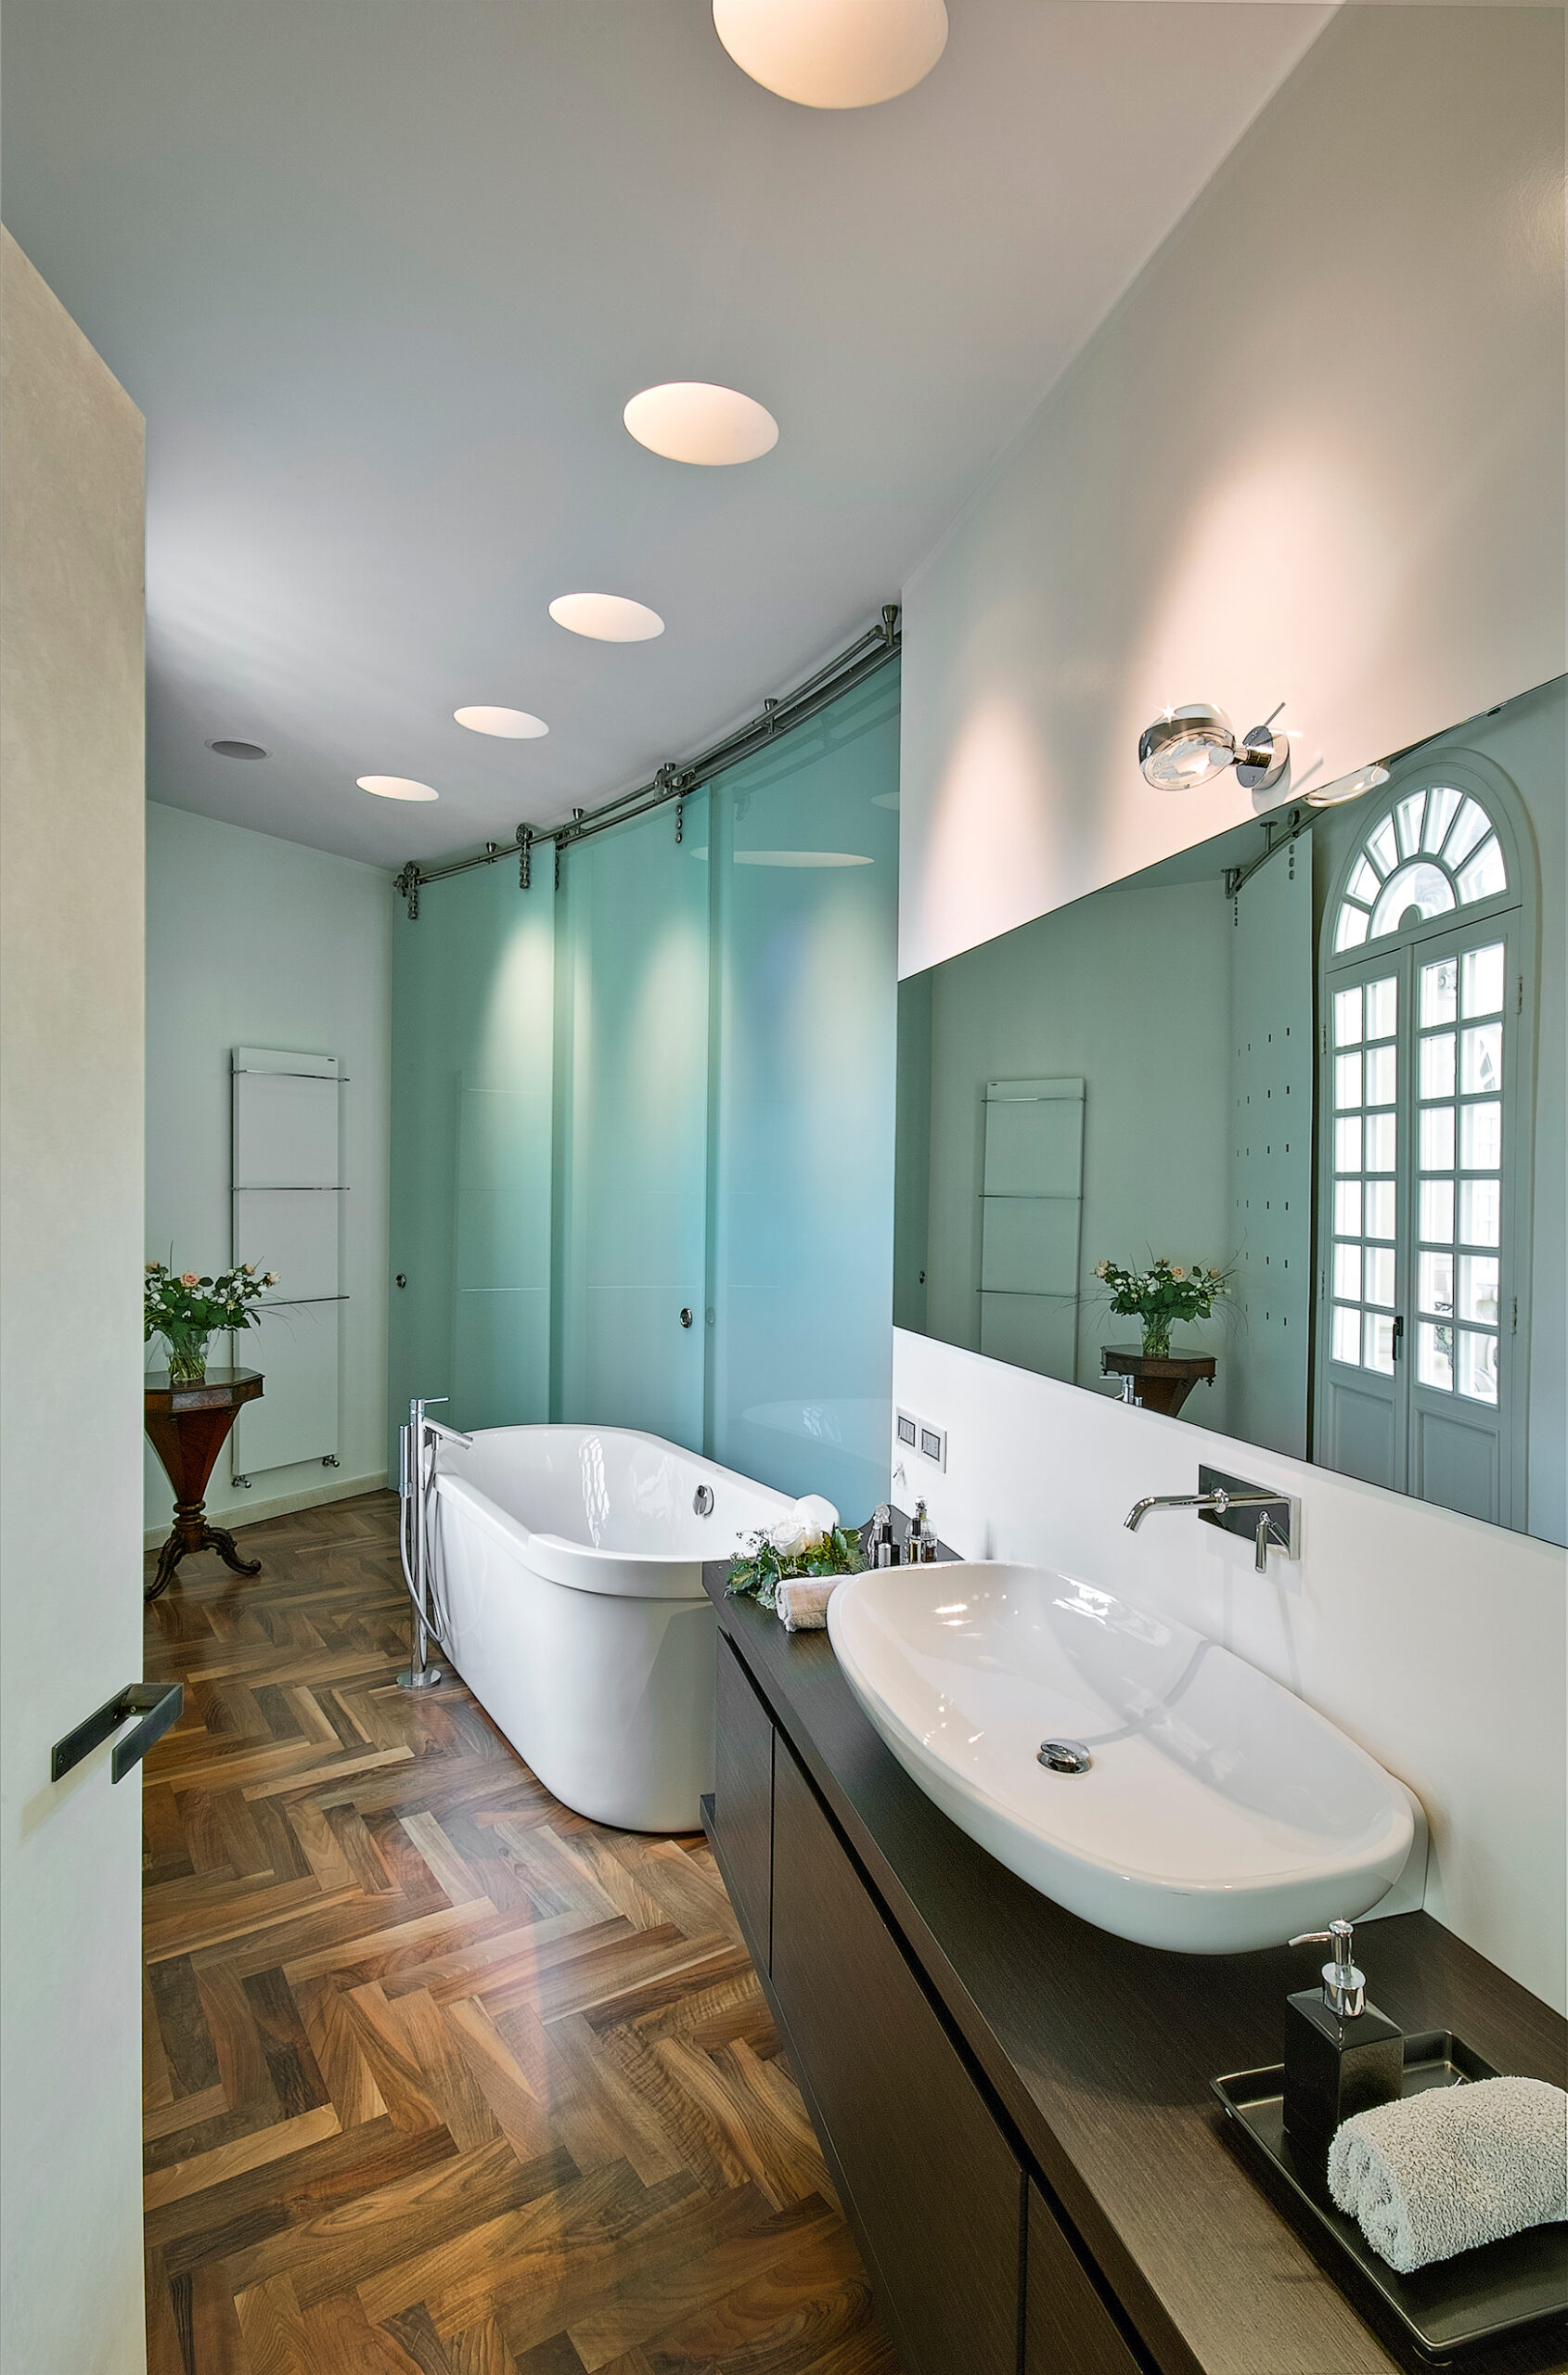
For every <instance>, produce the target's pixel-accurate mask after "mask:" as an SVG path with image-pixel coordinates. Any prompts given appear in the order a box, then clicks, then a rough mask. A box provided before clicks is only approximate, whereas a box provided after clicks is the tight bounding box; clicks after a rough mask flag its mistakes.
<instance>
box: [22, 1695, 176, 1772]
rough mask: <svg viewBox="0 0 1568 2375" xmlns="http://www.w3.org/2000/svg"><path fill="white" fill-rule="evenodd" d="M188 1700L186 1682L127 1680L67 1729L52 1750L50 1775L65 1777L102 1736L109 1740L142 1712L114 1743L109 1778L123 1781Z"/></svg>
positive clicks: (94, 1746)
mask: <svg viewBox="0 0 1568 2375" xmlns="http://www.w3.org/2000/svg"><path fill="white" fill-rule="evenodd" d="M185 1703H186V1693H185V1685H184V1683H183V1682H172V1683H170V1684H168V1685H167V1686H166V1687H165V1686H164V1685H163V1684H161V1683H157V1682H128V1683H127V1684H126V1685H125V1688H124V1689H123V1690H121V1691H117V1692H116V1693H115V1695H114V1697H113V1698H112V1699H106V1700H105V1701H104V1703H103V1705H102V1706H101V1707H100V1708H99V1709H98V1711H97V1713H96V1714H93V1715H89V1716H88V1718H87V1720H86V1722H85V1723H84V1724H78V1725H77V1727H76V1729H75V1730H74V1731H73V1732H67V1734H66V1736H65V1738H64V1740H57V1741H56V1742H55V1745H54V1747H53V1748H52V1749H51V1750H50V1752H49V1778H50V1780H51V1781H60V1780H63V1779H64V1778H65V1776H66V1775H67V1774H68V1773H69V1772H70V1771H71V1766H72V1765H80V1764H81V1762H82V1760H83V1758H84V1756H90V1755H91V1753H92V1752H93V1751H94V1749H96V1747H97V1745H98V1742H99V1741H100V1740H108V1738H109V1734H110V1732H112V1731H116V1730H118V1728H119V1727H120V1726H121V1725H122V1723H124V1721H125V1719H126V1717H127V1716H129V1715H139V1716H140V1717H141V1719H142V1720H141V1722H140V1723H139V1724H138V1725H137V1726H136V1728H135V1731H134V1732H127V1733H126V1735H125V1737H124V1739H123V1740H116V1741H115V1743H114V1754H113V1757H112V1758H111V1759H110V1761H109V1779H110V1780H111V1781H123V1780H124V1778H125V1776H126V1775H127V1773H129V1772H130V1771H131V1769H132V1767H133V1766H135V1765H139V1764H140V1763H141V1761H142V1759H143V1757H144V1756H145V1755H146V1754H147V1752H148V1749H149V1748H151V1746H152V1744H153V1742H154V1741H155V1740H161V1739H162V1737H163V1735H164V1733H165V1732H166V1731H167V1730H168V1728H169V1727H170V1725H171V1724H173V1723H176V1722H177V1721H178V1720H179V1716H180V1713H181V1711H182V1709H183V1708H184V1706H185Z"/></svg>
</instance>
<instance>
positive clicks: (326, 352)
mask: <svg viewBox="0 0 1568 2375" xmlns="http://www.w3.org/2000/svg"><path fill="white" fill-rule="evenodd" d="M1330 13H1331V11H1330V9H1329V8H1327V7H1321V6H1269V5H1256V6H1233V5H1227V4H1226V0H1215V4H1214V5H1200V4H1199V0H1193V5H1169V0H950V14H951V17H952V36H951V39H950V41H949V44H948V47H947V51H946V54H945V57H944V58H943V59H942V61H941V63H940V64H939V65H938V67H937V68H936V70H935V71H934V72H933V73H932V75H931V77H930V78H929V80H928V81H927V82H926V83H923V84H922V85H921V86H920V87H919V89H918V90H916V91H914V92H912V93H910V94H909V95H908V96H906V97H905V98H902V99H897V100H894V101H893V102H892V103H891V104H890V105H888V106H885V107H882V108H878V109H869V110H866V111H861V112H855V113H850V114H822V113H817V112H815V111H811V110H808V109H801V108H797V107H792V106H790V104H789V103H788V102H787V101H784V100H781V99H778V98H775V97H773V96H770V95H769V94H768V93H766V92H765V91H763V90H761V89H759V88H758V87H757V86H756V85H755V84H753V83H751V82H749V81H748V80H747V79H746V77H745V76H744V75H742V74H741V73H740V72H739V70H738V69H737V68H736V67H735V66H734V65H733V64H732V63H731V61H730V59H729V58H727V57H726V54H725V52H724V50H723V49H722V48H721V47H720V45H719V43H718V41H717V39H716V37H715V35H714V33H713V25H712V21H711V18H710V15H709V10H708V7H707V6H706V5H705V0H243V4H242V5H241V4H240V0H9V5H8V6H7V10H6V90H5V97H6V122H5V165H6V171H5V185H4V211H5V217H6V223H7V225H8V227H9V228H10V230H11V232H12V234H13V236H14V237H15V238H17V239H18V240H19V243H20V245H21V246H22V248H23V249H24V250H26V251H27V253H28V254H29V255H30V256H31V257H32V261H33V263H35V264H36V265H37V267H38V269H39V270H40V271H41V272H42V273H43V274H44V276H45V278H46V279H47V280H48V281H49V282H50V284H51V285H52V286H53V288H54V289H55V290H56V291H57V293H58V296H59V297H60V298H61V300H62V301H63V302H64V303H65V304H66V305H67V306H68V308H69V309H70V311H71V313H72V314H73V315H75V317H76V319H77V320H78V321H79V322H80V323H81V325H82V327H84V330H85V331H86V333H87V335H88V337H89V338H90V339H91V340H93V342H94V344H95V345H96V347H97V349H98V350H99V352H100V353H102V354H103V356H104V357H105V359H106V360H107V362H108V363H109V366H110V367H111V368H112V369H113V370H114V371H115V372H116V373H117V375H118V376H119V378H120V379H122V382H123V383H124V385H125V386H126V388H128V389H129V391H130V392H131V394H132V395H133V396H134V397H135V400H136V402H137V403H138V404H140V405H141V407H142V409H143V411H144V412H145V413H146V415H147V418H148V665H149V705H148V790H149V792H150V794H151V796H152V797H153V798H155V799H158V800H163V801H167V802H172V803H173V804H174V805H175V806H177V807H185V808H191V809H197V810H200V811H202V812H203V813H205V814H207V815H214V816H222V817H227V818H229V819H231V820H232V821H234V822H236V823H238V824H242V825H248V826H251V827H254V828H258V829H260V830H262V831H265V832H271V833H279V834H283V835H286V836H288V837H289V838H290V839H292V840H296V841H305V842H309V843H313V844H315V845H316V846H318V847H320V848H323V849H329V850H336V851H339V852H341V853H342V854H346V855H350V856H354V857H362V858H369V859H373V860H376V861H378V862H383V863H388V864H396V863H398V862H400V861H401V860H402V859H403V858H405V857H407V856H417V857H420V858H427V857H430V856H432V855H434V854H439V853H442V852H445V851H450V850H453V849H456V848H460V847H462V846H465V845H467V846H472V845H473V844H474V843H476V842H478V841H482V840H483V839H485V838H486V837H487V836H491V835H494V836H495V837H496V838H501V837H509V835H510V833H511V830H512V828H513V827H514V826H515V825H516V824H517V823H518V822H519V821H520V820H524V819H526V820H527V821H529V822H531V823H534V824H547V823H549V822H551V821H554V820H556V819H559V818H560V817H561V816H564V815H566V814H567V813H568V812H569V810H570V808H571V806H572V803H574V802H577V803H582V804H585V805H592V804H593V802H596V801H597V800H599V799H602V798H604V797H606V796H608V795H609V794H610V793H612V792H615V791H618V790H622V789H623V788H624V787H626V786H627V785H629V784H631V783H634V782H636V781H640V780H641V779H642V778H644V777H646V776H647V775H649V774H650V773H651V772H652V770H653V768H654V767H655V766H656V765H657V764H659V763H660V762H661V761H662V760H664V759H666V758H672V757H678V756H680V755H682V754H683V753H685V752H688V751H692V750H694V749H695V748H697V747H698V746H699V745H700V744H701V743H702V742H704V741H706V740H707V739H709V738H711V737H712V736H713V734H714V733H715V732H716V731H717V730H719V729H720V728H722V727H723V726H725V725H728V724H729V723H731V722H732V721H733V720H735V719H737V718H738V717H739V716H741V715H743V714H748V713H750V712H751V711H752V709H753V708H754V707H756V706H757V705H758V703H759V702H760V700H761V699H762V697H763V696H764V695H765V694H768V693H771V692H775V691H778V690H780V689H782V688H783V687H786V686H787V685H788V684H789V683H790V681H791V680H792V679H793V678H795V677H797V676H799V675H800V674H803V672H804V670H805V669H806V668H807V667H809V666H810V665H812V664H814V663H815V662H816V661H818V660H819V659H821V658H822V657H824V656H826V655H827V654H828V653H829V651H831V650H832V649H833V648H836V647H837V645H838V644H839V643H840V642H842V641H846V640H848V638H849V637H850V636H851V635H853V634H855V632H857V631H858V630H859V628H860V627H862V626H863V625H864V624H866V623H869V621H871V620H872V619H873V618H874V617H875V616H876V614H877V611H878V610H879V609H880V604H881V603H882V602H883V601H884V600H886V599H888V598H890V597H895V596H896V594H897V592H898V589H899V586H900V584H902V582H903V580H904V578H905V576H906V574H907V572H908V571H909V570H910V569H911V568H912V567H913V565H914V564H915V563H916V562H917V561H918V560H919V558H921V557H922V555H923V554H924V553H925V552H926V551H927V550H928V549H929V548H930V547H931V546H932V544H933V543H934V542H935V541H936V539H937V538H938V536H939V535H940V534H941V533H942V532H943V530H944V529H945V527H946V526H947V524H948V522H949V521H950V520H952V518H953V516H954V514H955V513H956V512H957V511H958V508H959V507H960V506H961V505H962V504H963V502H964V501H965V499H966V498H967V496H968V495H969V494H970V492H971V490H972V489H973V488H974V486H975V485H976V483H977V482H978V481H979V479H980V478H981V476H982V474H983V471H984V470H985V469H986V467H987V466H988V464H989V463H990V462H991V461H992V460H993V459H994V458H995V456H996V453H997V452H998V450H999V449H1000V448H1001V447H1002V446H1004V445H1005V444H1006V443H1008V441H1009V439H1010V438H1011V437H1012V435H1013V434H1014V433H1015V431H1016V430H1018V428H1019V427H1020V425H1021V423H1022V420H1023V419H1024V418H1025V417H1026V416H1027V414H1028V413H1029V411H1030V410H1031V409H1032V408H1033V406H1034V404H1035V403H1036V402H1037V401H1038V399H1039V397H1040V395H1041V394H1042V393H1043V392H1044V391H1045V389H1046V388H1047V386H1048V385H1049V383H1050V382H1051V380H1052V379H1054V378H1055V377H1056V376H1057V374H1058V373H1059V372H1060V369H1061V368H1062V366H1063V365H1064V364H1065V363H1066V362H1067V361H1068V359H1069V358H1070V357H1071V355H1072V354H1073V353H1074V352H1075V351H1076V349H1077V348H1078V347H1079V346H1081V345H1082V343H1083V342H1084V340H1085V339H1086V337H1087V336H1088V335H1089V334H1090V332H1091V331H1092V329H1093V328H1094V327H1095V325H1096V324H1097V323H1098V322H1099V321H1100V320H1102V319H1103V317H1104V315H1106V313H1107V312H1108V311H1109V310H1110V308H1111V306H1112V304H1113V302H1114V301H1115V300H1116V298H1117V297H1118V296H1119V295H1120V293H1121V292H1122V290H1123V289H1125V287H1126V285H1127V283H1128V281H1129V280H1130V279H1131V278H1132V277H1133V276H1134V275H1135V274H1136V272H1137V269H1138V267H1139V266H1140V265H1141V264H1142V263H1144V261H1145V260H1146V259H1147V257H1148V256H1149V255H1150V252H1151V251H1152V250H1153V249H1154V247H1155V246H1157V245H1158V243H1159V241H1160V240H1161V238H1163V236H1164V234H1165V233H1166V232H1167V231H1168V230H1169V229H1170V227H1171V225H1173V224H1174V223H1175V222H1176V219H1177V218H1178V216H1179V215H1180V214H1181V213H1182V212H1184V211H1185V210H1186V208H1187V207H1188V206H1189V203H1190V202H1191V200H1192V199H1193V198H1194V196H1195V195H1196V193H1197V192H1198V190H1199V189H1200V188H1201V187H1202V184H1203V183H1204V181H1205V180H1206V179H1207V178H1208V176H1209V175H1210V173H1212V172H1213V171H1214V169H1215V166H1216V165H1217V164H1218V162H1219V161H1220V160H1221V158H1222V157H1223V156H1224V155H1225V153H1226V152H1227V149H1228V148H1230V147H1231V146H1232V145H1233V144H1234V142H1235V140H1236V139H1237V137H1238V136H1239V135H1240V132H1241V131H1242V130H1243V128H1244V127H1245V125H1246V124H1247V122H1249V121H1250V120H1251V118H1252V117H1253V115H1254V114H1255V113H1256V111H1257V109H1259V108H1260V106H1261V105H1262V104H1263V102H1264V100H1265V99H1266V97H1267V96H1268V95H1269V93H1270V92H1271V91H1272V90H1273V89H1274V88H1275V87H1276V86H1277V84H1278V83H1279V82H1280V81H1281V80H1282V79H1283V77H1284V75H1285V74H1286V73H1287V72H1288V71H1290V68H1291V67H1292V64H1293V63H1294V62H1295V60H1296V59H1297V58H1298V57H1299V56H1300V55H1301V53H1302V51H1303V50H1304V49H1305V46H1306V45H1307V44H1308V43H1309V42H1310V41H1311V39H1312V38H1313V36H1314V35H1315V33H1316V32H1317V30H1318V29H1319V27H1320V26H1321V25H1322V24H1323V23H1324V22H1325V21H1326V19H1327V18H1328V16H1329V15H1330ZM664 379H716V380H720V381H722V382H725V383H726V384H729V385H732V386H736V387H739V388H742V389H744V390H746V391H747V392H749V393H751V394H752V395H755V396H756V397H758V398H759V399H760V400H761V401H762V402H763V403H764V404H766V405H767V406H768V407H769V409H770V410H771V411H772V412H773V413H775V414H776V415H777V417H778V421H779V424H780V437H779V442H778V446H777V448H776V449H775V451H774V452H773V453H772V454H770V455H769V456H766V457H765V459H764V460H762V461H759V462H755V463H752V464H749V465H747V466H745V467H744V468H742V469H733V470H701V469H688V468H686V467H684V466H682V465H681V464H679V463H674V462H668V461H662V460H660V459H658V458H657V457H656V456H653V455H651V454H649V453H647V452H645V451H644V450H643V449H642V448H641V447H640V446H638V445H636V444H635V443H633V442H632V440H631V439H630V438H629V437H628V436H627V435H626V433H625V431H624V430H623V428H622V426H621V417H620V416H621V407H622V405H623V404H624V402H625V400H626V398H627V397H628V396H630V395H632V394H634V393H635V392H636V391H637V390H638V389H640V388H642V387H645V386H648V385H649V384H650V383H652V382H656V381H660V380H664ZM581 588H592V589H595V590H603V591H608V592H612V593H622V594H627V595H631V596H633V597H636V599H637V600H639V601H643V602H648V603H650V604H651V605H652V606H653V608H654V609H655V610H658V611H660V612H661V613H662V616H663V618H664V619H665V621H666V623H667V632H666V634H665V635H663V636H662V637H661V638H660V639H659V640H658V641H656V642H652V643H645V644H636V645H624V646H610V645H604V644H595V643H587V642H585V641H583V640H581V639H580V638H578V637H576V636H573V635H569V634H567V633H565V632H564V631H563V630H562V629H561V628H559V627H558V626H556V625H555V624H554V623H552V621H551V620H550V619H549V617H548V616H547V614H546V604H547V603H548V602H549V600H550V598H551V597H552V596H553V595H556V594H560V593H569V592H575V591H577V590H579V589H581ZM464 702H503V703H509V704H512V705H514V706H517V707H520V708H523V709H527V710H532V711H534V712H537V713H538V714H539V715H540V716H542V717H544V718H545V719H546V721H547V722H548V724H549V725H550V728H551V732H550V734H549V737H548V738H547V739H546V740H543V741H533V742H513V743H506V742H497V741H492V740H488V739H486V738H482V737H480V736H477V735H472V734H469V733H466V732H464V730H463V729H462V728H461V727H459V726H457V725H455V724H454V723H453V722H452V712H453V710H454V709H455V708H456V707H457V706H458V705H459V704H461V703H464ZM218 736H238V737H244V738H251V739H253V740H255V741H258V742H261V743H263V744H264V745H265V746H266V748H267V749H268V751H270V752H271V754H272V755H271V756H270V757H269V759H268V760H267V761H266V762H265V764H244V763H241V762H238V761H235V760H225V759H221V758H217V757H215V756H213V755H212V752H210V751H208V750H207V749H206V748H205V747H204V746H205V743H206V741H207V740H208V739H209V738H213V737H218ZM372 772H374V773H381V774H389V775H400V776H412V777H422V778H424V779H425V780H427V781H429V782H431V783H432V784H434V785H435V786H436V787H437V788H438V789H439V790H440V792H441V801H440V802H439V804H430V805H426V806H423V807H404V806H396V805H393V804H392V803H391V802H384V801H379V800H375V799H372V798H370V797H368V796H367V795H366V793H364V792H362V791H360V790H357V789H356V787H355V783H354V777H356V776H359V775H362V774H368V773H372Z"/></svg>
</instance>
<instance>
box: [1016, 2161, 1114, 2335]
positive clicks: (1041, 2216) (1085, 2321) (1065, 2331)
mask: <svg viewBox="0 0 1568 2375" xmlns="http://www.w3.org/2000/svg"><path fill="white" fill-rule="evenodd" d="M1028 2232H1029V2251H1028V2258H1027V2261H1026V2263H1025V2267H1026V2273H1025V2277H1024V2287H1023V2302H1024V2312H1023V2375H1141V2370H1140V2362H1139V2361H1138V2360H1137V2358H1135V2357H1134V2356H1133V2353H1132V2351H1131V2349H1130V2348H1129V2346H1128V2344H1127V2343H1125V2342H1124V2341H1123V2339H1122V2333H1121V2329H1120V2328H1119V2327H1118V2325H1117V2323H1116V2320H1115V2318H1114V2317H1112V2314H1111V2312H1110V2310H1109V2309H1108V2308H1107V2307H1106V2305H1105V2304H1104V2302H1103V2301H1102V2300H1101V2299H1100V2297H1099V2293H1098V2292H1096V2291H1095V2288H1094V2286H1093V2284H1091V2282H1090V2281H1089V2279H1088V2277H1087V2276H1086V2274H1085V2272H1084V2269H1083V2267H1082V2266H1081V2265H1080V2262H1079V2259H1078V2255H1077V2253H1075V2252H1074V2251H1073V2246H1072V2244H1071V2243H1070V2242H1069V2241H1068V2240H1067V2238H1066V2236H1065V2235H1064V2234H1063V2233H1062V2231H1061V2228H1060V2226H1059V2225H1058V2224H1057V2220H1056V2216H1055V2214H1054V2213H1053V2212H1052V2210H1051V2206H1050V2204H1049V2202H1047V2200H1046V2197H1045V2195H1044V2194H1043V2193H1042V2192H1041V2191H1040V2189H1039V2187H1038V2186H1037V2185H1036V2184H1035V2180H1034V2179H1033V2177H1031V2179H1030V2180H1029V2228H1028Z"/></svg>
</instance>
